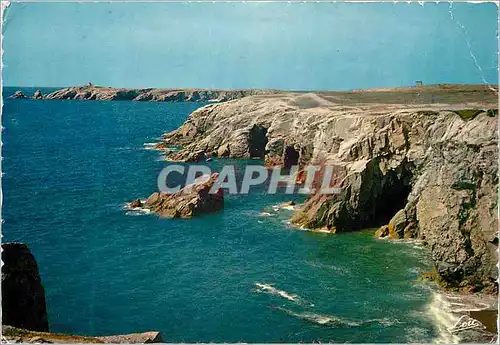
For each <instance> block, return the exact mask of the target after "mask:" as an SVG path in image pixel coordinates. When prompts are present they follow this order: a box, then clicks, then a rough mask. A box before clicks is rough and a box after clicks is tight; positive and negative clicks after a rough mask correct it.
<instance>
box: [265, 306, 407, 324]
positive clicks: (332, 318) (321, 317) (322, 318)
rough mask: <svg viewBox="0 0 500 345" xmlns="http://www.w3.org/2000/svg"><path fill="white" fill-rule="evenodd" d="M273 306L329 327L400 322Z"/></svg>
mask: <svg viewBox="0 0 500 345" xmlns="http://www.w3.org/2000/svg"><path fill="white" fill-rule="evenodd" d="M273 308H274V309H276V310H279V311H282V312H284V313H286V314H287V315H290V316H293V317H296V318H298V319H302V320H306V321H309V322H312V323H316V324H318V325H323V326H329V327H359V326H361V325H364V324H367V323H378V324H380V325H381V326H384V327H389V326H392V325H394V324H396V323H400V321H399V320H397V319H389V318H383V319H372V320H363V321H354V320H348V319H345V318H341V317H339V316H336V315H327V314H318V313H312V312H295V311H293V310H290V309H286V308H282V307H273Z"/></svg>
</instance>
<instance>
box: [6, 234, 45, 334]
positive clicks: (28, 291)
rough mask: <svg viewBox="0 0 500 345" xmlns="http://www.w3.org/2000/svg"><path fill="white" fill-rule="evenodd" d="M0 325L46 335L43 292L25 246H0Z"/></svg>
mask: <svg viewBox="0 0 500 345" xmlns="http://www.w3.org/2000/svg"><path fill="white" fill-rule="evenodd" d="M2 261H3V266H2V324H3V325H10V326H14V327H19V328H25V329H29V330H34V331H42V332H48V330H49V323H48V320H47V308H46V305H45V291H44V289H43V286H42V281H41V279H40V274H39V272H38V266H37V263H36V261H35V258H34V256H33V254H31V251H30V250H29V249H28V247H27V246H26V245H25V244H22V243H3V244H2Z"/></svg>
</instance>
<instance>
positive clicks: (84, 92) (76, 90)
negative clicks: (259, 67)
mask: <svg viewBox="0 0 500 345" xmlns="http://www.w3.org/2000/svg"><path fill="white" fill-rule="evenodd" d="M276 92H278V91H274V90H229V91H227V90H203V89H199V90H197V89H180V90H172V89H154V88H148V89H115V88H111V87H101V86H92V85H88V86H75V87H69V88H64V89H61V90H57V91H54V92H52V93H49V94H47V95H43V96H42V95H41V94H40V95H38V97H35V96H34V98H35V99H79V100H101V101H112V100H113V101H152V102H208V101H213V102H224V101H229V100H233V99H239V98H242V97H245V96H250V95H262V94H273V93H276Z"/></svg>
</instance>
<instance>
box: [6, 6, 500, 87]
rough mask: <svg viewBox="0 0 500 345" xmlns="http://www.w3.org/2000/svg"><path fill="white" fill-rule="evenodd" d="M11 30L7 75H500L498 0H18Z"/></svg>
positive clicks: (224, 78)
mask: <svg viewBox="0 0 500 345" xmlns="http://www.w3.org/2000/svg"><path fill="white" fill-rule="evenodd" d="M452 17H453V18H452ZM4 35H5V36H4V42H3V45H4V58H3V59H4V72H3V76H4V85H6V86H69V85H79V84H84V83H87V82H88V81H91V82H93V83H94V84H99V85H109V86H115V87H199V88H201V87H206V88H225V89H231V88H280V89H288V90H293V89H295V90H298V89H301V90H326V89H330V90H339V89H352V88H367V87H378V86H401V85H411V84H413V83H414V82H415V80H423V81H424V83H426V84H431V83H482V82H483V80H486V81H488V82H491V83H496V82H497V76H498V72H497V66H498V60H497V49H498V46H497V6H496V5H495V4H494V3H483V4H472V3H455V4H454V5H453V8H452V11H450V7H449V5H448V4H447V3H439V4H436V3H425V5H424V6H422V5H420V4H418V3H412V4H407V3H397V4H395V3H363V4H361V3H158V2H156V3H13V4H11V6H10V8H9V9H8V12H7V17H6V22H5V23H4ZM469 46H470V49H469ZM474 59H475V60H476V61H475V60H474ZM478 65H479V66H480V67H481V69H482V72H481V71H480V69H479V68H478Z"/></svg>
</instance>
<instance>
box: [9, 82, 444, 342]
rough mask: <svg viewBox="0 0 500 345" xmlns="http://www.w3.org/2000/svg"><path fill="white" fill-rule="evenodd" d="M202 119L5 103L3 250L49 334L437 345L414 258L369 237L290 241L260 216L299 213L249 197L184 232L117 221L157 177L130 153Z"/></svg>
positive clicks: (422, 264) (178, 106) (141, 218)
mask: <svg viewBox="0 0 500 345" xmlns="http://www.w3.org/2000/svg"><path fill="white" fill-rule="evenodd" d="M15 90H16V88H14V89H10V88H7V89H5V90H4V95H10V94H12V93H13V92H14V91H15ZM32 93H33V90H27V94H29V95H32ZM201 105H202V104H196V103H150V102H126V101H123V102H99V101H58V100H53V101H33V100H5V101H4V108H3V117H2V125H3V127H4V131H3V133H2V141H3V157H4V159H3V161H2V169H3V172H4V175H3V180H2V184H3V210H2V211H3V212H2V213H3V215H2V216H3V218H4V219H5V222H4V224H3V227H2V232H3V236H4V237H3V241H22V242H25V243H27V244H28V245H29V247H30V248H31V250H32V251H33V253H34V255H35V257H36V259H37V261H38V264H39V268H40V273H41V277H42V281H43V284H44V287H45V293H46V297H47V306H48V317H49V324H50V328H51V331H53V332H61V333H72V334H84V335H106V334H117V333H132V332H142V331H147V330H158V331H161V332H162V334H163V338H164V339H165V341H167V342H273V343H274V342H342V343H343V342H351V343H360V342H399V343H405V342H429V341H432V340H433V339H435V338H436V337H437V335H438V334H437V333H438V329H437V327H436V325H435V322H434V319H433V315H432V313H430V311H429V304H430V301H431V295H432V288H431V287H429V286H428V285H426V284H424V283H421V282H419V281H418V280H417V277H418V275H419V273H420V272H422V271H426V270H429V269H430V262H429V259H428V252H427V250H426V249H425V248H423V247H422V246H421V245H419V244H417V243H412V242H404V241H385V240H378V239H375V238H374V237H373V231H374V230H373V229H371V230H370V229H367V230H366V231H361V232H354V233H344V234H337V235H332V234H322V233H311V232H304V231H298V230H296V229H293V228H291V227H290V226H289V225H288V224H287V222H286V220H287V219H288V218H289V217H290V215H291V213H290V212H291V211H289V210H286V209H279V210H275V209H273V208H272V206H273V205H277V204H279V203H280V202H283V201H287V200H290V199H293V200H295V201H299V202H300V201H301V200H302V199H301V198H299V197H295V196H292V197H290V196H289V195H284V194H279V195H273V196H271V195H266V194H265V193H264V192H263V190H260V189H254V190H252V192H251V193H250V194H249V195H242V196H234V195H231V196H227V198H226V203H225V209H224V210H223V211H222V212H220V213H216V214H211V215H206V216H203V217H199V218H195V219H191V220H178V219H176V220H168V219H161V218H158V217H157V216H155V215H138V214H136V213H133V212H132V213H131V212H129V211H127V210H124V208H123V207H124V205H125V202H127V201H131V200H133V199H136V198H138V197H142V198H144V197H147V196H149V195H150V194H151V193H153V192H154V191H156V189H157V187H156V185H157V184H156V179H157V176H158V174H159V172H160V170H161V169H162V168H163V167H164V166H165V165H166V164H169V163H167V162H165V161H163V160H162V159H161V156H160V153H159V152H157V151H154V150H146V149H145V147H144V143H148V142H153V141H155V139H156V138H157V137H159V136H160V135H161V134H162V133H164V132H166V131H169V130H172V129H175V128H177V127H178V126H179V125H180V124H182V122H183V121H184V120H185V119H186V117H187V116H188V114H189V113H190V112H192V111H193V110H195V109H196V108H197V107H199V106H201ZM230 162H231V163H233V164H235V165H237V166H238V167H239V168H240V169H241V168H242V167H244V165H245V164H246V163H248V162H245V161H237V160H234V161H230ZM224 163H228V162H227V161H214V162H211V165H212V167H214V168H216V167H217V166H220V165H221V164H224ZM251 163H252V164H259V163H260V162H258V161H252V162H251ZM263 211H264V212H268V213H269V214H270V215H267V216H266V215H265V213H264V214H262V212H263Z"/></svg>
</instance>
